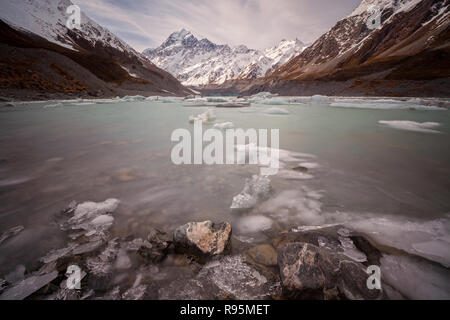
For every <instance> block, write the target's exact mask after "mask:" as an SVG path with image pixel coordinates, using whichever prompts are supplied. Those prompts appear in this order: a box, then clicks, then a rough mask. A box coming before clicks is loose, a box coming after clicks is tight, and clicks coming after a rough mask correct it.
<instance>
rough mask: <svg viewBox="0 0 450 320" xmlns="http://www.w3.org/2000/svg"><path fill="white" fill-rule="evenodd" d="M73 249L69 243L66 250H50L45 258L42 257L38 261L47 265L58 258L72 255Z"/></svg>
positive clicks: (72, 244)
mask: <svg viewBox="0 0 450 320" xmlns="http://www.w3.org/2000/svg"><path fill="white" fill-rule="evenodd" d="M75 247H76V245H75V244H74V243H71V244H69V245H68V246H67V247H66V248H62V249H55V250H52V251H50V252H49V253H47V255H46V256H44V257H42V258H41V259H40V261H41V262H43V263H45V264H48V263H51V262H53V261H56V260H58V259H60V258H63V257H67V256H68V255H69V254H70V253H72V250H73V249H74V248H75Z"/></svg>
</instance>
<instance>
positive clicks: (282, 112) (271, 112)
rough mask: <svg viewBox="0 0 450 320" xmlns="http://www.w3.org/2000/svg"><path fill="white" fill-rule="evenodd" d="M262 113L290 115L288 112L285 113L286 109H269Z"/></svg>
mask: <svg viewBox="0 0 450 320" xmlns="http://www.w3.org/2000/svg"><path fill="white" fill-rule="evenodd" d="M264 113H266V114H280V115H282V114H290V112H289V111H287V110H286V109H283V108H270V109H267V110H265V111H264Z"/></svg>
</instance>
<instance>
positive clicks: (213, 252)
mask: <svg viewBox="0 0 450 320" xmlns="http://www.w3.org/2000/svg"><path fill="white" fill-rule="evenodd" d="M230 240H231V225H230V224H229V223H228V222H222V223H218V224H215V223H213V222H212V221H204V222H189V223H187V224H185V225H183V226H181V227H178V228H177V229H176V230H175V231H174V233H173V243H174V245H175V249H176V250H177V251H179V252H182V253H187V254H192V255H195V256H198V257H211V256H217V255H221V254H224V253H226V251H227V249H228V248H229V247H230Z"/></svg>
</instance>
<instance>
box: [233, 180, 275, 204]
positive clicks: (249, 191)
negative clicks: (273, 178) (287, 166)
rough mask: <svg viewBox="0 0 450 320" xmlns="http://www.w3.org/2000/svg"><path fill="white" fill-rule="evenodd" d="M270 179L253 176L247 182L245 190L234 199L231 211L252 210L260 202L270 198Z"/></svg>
mask: <svg viewBox="0 0 450 320" xmlns="http://www.w3.org/2000/svg"><path fill="white" fill-rule="evenodd" d="M270 191H271V185H270V179H269V178H268V177H266V176H259V175H253V176H252V177H251V178H250V179H246V180H245V185H244V189H243V190H242V192H241V193H240V194H238V195H237V196H235V197H234V198H233V202H232V204H231V209H250V208H253V207H254V206H255V205H256V204H257V203H258V202H259V201H261V200H263V199H265V198H266V197H268V196H269V194H270Z"/></svg>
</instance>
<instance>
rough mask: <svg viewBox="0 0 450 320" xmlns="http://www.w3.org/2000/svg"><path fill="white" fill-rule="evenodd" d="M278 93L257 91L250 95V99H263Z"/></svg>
mask: <svg viewBox="0 0 450 320" xmlns="http://www.w3.org/2000/svg"><path fill="white" fill-rule="evenodd" d="M276 96H278V94H276V93H275V94H273V93H270V92H259V93H257V94H254V95H252V96H251V97H250V100H263V99H270V98H272V97H276Z"/></svg>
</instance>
